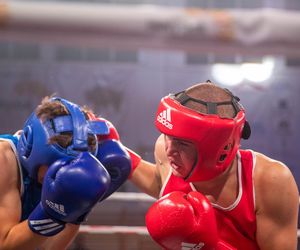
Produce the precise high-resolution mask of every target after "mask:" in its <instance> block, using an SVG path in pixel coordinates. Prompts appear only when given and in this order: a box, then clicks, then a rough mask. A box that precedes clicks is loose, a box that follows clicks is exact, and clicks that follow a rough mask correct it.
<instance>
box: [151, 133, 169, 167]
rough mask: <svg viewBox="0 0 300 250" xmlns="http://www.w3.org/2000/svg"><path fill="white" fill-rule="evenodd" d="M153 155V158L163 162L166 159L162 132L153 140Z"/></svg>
mask: <svg viewBox="0 0 300 250" xmlns="http://www.w3.org/2000/svg"><path fill="white" fill-rule="evenodd" d="M154 155H155V158H156V159H157V160H158V161H160V162H164V161H166V160H167V159H166V153H165V140H164V136H163V134H161V135H160V136H159V137H158V138H157V140H156V142H155V148H154Z"/></svg>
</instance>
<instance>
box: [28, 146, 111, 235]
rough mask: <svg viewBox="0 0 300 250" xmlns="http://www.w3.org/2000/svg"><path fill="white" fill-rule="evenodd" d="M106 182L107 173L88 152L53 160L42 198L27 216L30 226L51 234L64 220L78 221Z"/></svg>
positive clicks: (100, 195)
mask: <svg viewBox="0 0 300 250" xmlns="http://www.w3.org/2000/svg"><path fill="white" fill-rule="evenodd" d="M109 185H110V176H109V174H108V172H107V171H106V169H105V168H104V167H103V165H102V164H101V163H100V162H99V161H98V160H97V159H96V157H94V156H93V155H91V154H90V153H88V152H83V153H80V155H79V156H78V157H77V158H75V159H73V160H71V161H70V160H69V161H66V160H58V161H56V162H54V163H53V164H52V165H51V166H49V169H48V171H47V173H46V174H45V177H44V181H43V186H42V197H41V201H40V203H39V204H38V206H37V207H36V208H35V209H34V210H33V211H32V213H31V214H30V215H29V218H28V225H29V227H30V229H31V230H32V231H33V232H35V233H38V234H40V235H44V236H52V235H55V234H57V233H59V232H60V231H62V230H63V229H64V226H65V223H67V222H69V223H78V222H81V221H82V218H83V217H85V216H86V215H87V214H88V213H89V212H90V211H91V209H92V208H93V207H94V205H95V204H97V202H98V201H99V200H100V199H101V198H102V197H103V196H104V194H105V193H106V192H107V190H108V188H109Z"/></svg>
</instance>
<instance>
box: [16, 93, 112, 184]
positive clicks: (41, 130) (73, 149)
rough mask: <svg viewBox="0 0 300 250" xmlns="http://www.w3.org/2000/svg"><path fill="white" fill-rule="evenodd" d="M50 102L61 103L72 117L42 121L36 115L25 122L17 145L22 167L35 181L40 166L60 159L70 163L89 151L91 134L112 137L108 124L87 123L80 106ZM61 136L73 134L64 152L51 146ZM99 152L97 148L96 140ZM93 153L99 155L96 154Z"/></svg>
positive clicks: (63, 149)
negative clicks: (65, 133) (52, 139)
mask: <svg viewBox="0 0 300 250" xmlns="http://www.w3.org/2000/svg"><path fill="white" fill-rule="evenodd" d="M50 101H60V102H61V103H62V104H63V105H64V106H65V107H66V109H67V110H68V111H69V114H68V115H63V116H57V117H55V118H53V119H48V120H45V121H41V120H40V119H39V118H38V117H37V116H36V114H35V112H33V113H32V114H31V115H30V117H29V118H28V119H27V121H26V122H25V125H24V128H23V132H22V134H21V136H20V139H19V142H18V145H17V151H18V155H19V159H20V162H21V164H22V166H23V167H25V169H26V170H27V172H28V174H29V176H30V177H32V178H33V179H35V180H36V179H37V173H38V168H39V167H40V166H41V165H47V166H49V165H51V164H52V163H53V162H55V161H56V160H58V159H61V158H64V159H66V160H67V159H70V160H71V159H73V158H75V157H76V156H78V154H79V153H80V152H83V151H89V147H88V135H89V134H92V135H94V136H95V137H96V135H108V134H109V127H108V125H107V124H106V122H105V121H89V120H87V119H86V118H85V115H84V113H83V112H82V111H81V110H80V108H79V106H78V105H76V104H74V103H72V102H69V101H67V100H65V99H62V98H58V97H55V98H52V99H50ZM62 132H70V133H71V134H73V140H72V144H71V145H70V146H68V147H67V148H63V147H62V146H60V145H58V144H50V143H49V138H51V137H52V136H55V135H59V134H61V133H62ZM96 148H98V142H97V138H96ZM91 153H92V154H94V155H96V154H97V150H96V152H91Z"/></svg>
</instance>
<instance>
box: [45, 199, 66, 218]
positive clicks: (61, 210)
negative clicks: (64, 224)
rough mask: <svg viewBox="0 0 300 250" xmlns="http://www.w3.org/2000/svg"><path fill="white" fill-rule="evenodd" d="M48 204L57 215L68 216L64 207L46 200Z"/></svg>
mask: <svg viewBox="0 0 300 250" xmlns="http://www.w3.org/2000/svg"><path fill="white" fill-rule="evenodd" d="M46 204H47V205H48V206H49V207H50V208H51V209H53V210H54V211H55V212H56V213H59V214H61V215H64V216H66V215H67V214H66V213H65V207H64V205H61V204H57V203H54V202H52V201H49V200H46Z"/></svg>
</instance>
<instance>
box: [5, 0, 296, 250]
mask: <svg viewBox="0 0 300 250" xmlns="http://www.w3.org/2000/svg"><path fill="white" fill-rule="evenodd" d="M208 79H210V80H211V81H213V82H215V83H216V84H219V85H221V86H223V87H227V88H229V89H230V90H231V91H233V92H234V93H235V94H236V95H238V96H239V97H240V98H241V102H242V103H243V105H244V106H245V108H246V110H247V113H246V114H247V117H248V118H247V119H248V120H249V122H250V124H251V127H252V136H251V138H250V139H249V140H248V141H243V142H242V148H251V149H253V150H255V151H260V152H262V153H264V154H266V155H268V156H270V157H272V158H274V159H277V160H280V161H283V162H284V163H285V164H286V165H287V166H288V167H289V168H290V169H291V171H292V173H293V175H294V177H295V179H296V181H297V183H298V187H300V154H299V150H300V145H299V142H300V133H299V124H300V112H299V106H300V83H299V79H300V1H298V0H272V1H270V0H252V1H246V0H222V1H217V0H210V1H209V0H205V1H204V0H160V1H158V0H102V1H101V0H90V1H88V0H86V1H84V0H62V1H58V0H56V1H54V0H53V1H49V0H47V1H42V0H36V1H34V0H31V1H27V0H19V1H15V0H10V1H0V116H1V124H0V129H1V130H0V131H1V133H2V134H3V133H13V132H14V131H16V130H17V129H20V128H21V127H22V125H23V122H24V121H25V119H26V118H27V116H28V115H29V114H30V113H31V112H32V111H33V109H34V107H35V106H36V105H37V104H38V103H39V102H40V101H41V99H42V97H44V96H46V95H51V94H54V93H55V94H56V95H58V96H61V97H64V98H67V99H70V100H72V101H74V102H77V103H79V104H81V105H87V106H89V107H90V108H92V109H93V110H94V111H95V112H96V113H97V114H98V115H101V116H102V117H104V118H106V119H108V120H110V121H111V122H112V123H113V124H114V125H115V126H116V128H117V129H118V131H119V133H120V136H121V139H122V141H123V143H124V144H125V145H127V146H128V147H129V148H132V149H133V150H135V151H136V152H138V153H139V154H141V156H142V157H143V158H144V159H146V160H149V161H153V145H154V143H155V141H156V138H157V136H158V135H159V134H158V132H157V131H156V129H155V127H154V115H155V112H156V108H157V105H158V102H159V100H160V98H161V97H163V96H165V95H167V94H169V93H171V92H172V93H174V92H178V91H181V90H183V89H185V88H187V87H189V86H191V85H192V84H194V83H197V82H203V81H206V80H208ZM119 192H120V193H118V194H116V195H114V196H113V197H112V198H111V199H109V200H107V201H105V202H103V203H101V204H99V206H97V208H96V209H95V210H94V211H93V214H92V215H91V216H90V218H89V221H88V223H87V225H85V226H83V227H82V230H81V233H80V234H79V235H78V237H77V238H76V240H75V242H74V243H73V245H72V246H71V249H73V250H75V249H91V250H92V249H111V250H117V249H122V250H124V249H128V250H129V249H130V250H135V249H139V250H141V249H159V248H158V247H157V246H156V245H155V244H154V243H153V242H152V240H151V239H150V238H149V236H148V235H147V231H146V229H145V227H144V226H145V223H144V215H145V212H146V211H147V209H148V207H149V206H150V205H151V203H152V202H153V200H152V199H151V198H150V197H147V196H145V195H142V194H141V193H139V190H137V189H136V188H135V187H134V186H133V185H132V184H131V183H130V182H129V181H128V182H127V183H126V184H125V185H124V186H123V187H122V188H120V190H119ZM120 194H121V195H120ZM124 197H125V198H126V199H125V198H124ZM90 225H93V226H90ZM99 225H101V226H99ZM298 249H299V247H298Z"/></svg>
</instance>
